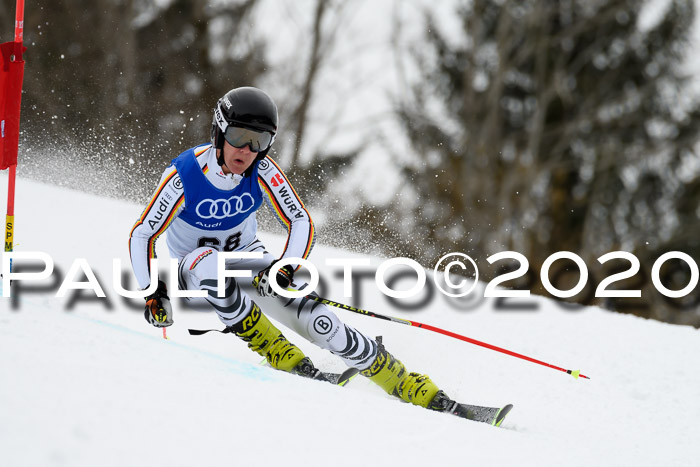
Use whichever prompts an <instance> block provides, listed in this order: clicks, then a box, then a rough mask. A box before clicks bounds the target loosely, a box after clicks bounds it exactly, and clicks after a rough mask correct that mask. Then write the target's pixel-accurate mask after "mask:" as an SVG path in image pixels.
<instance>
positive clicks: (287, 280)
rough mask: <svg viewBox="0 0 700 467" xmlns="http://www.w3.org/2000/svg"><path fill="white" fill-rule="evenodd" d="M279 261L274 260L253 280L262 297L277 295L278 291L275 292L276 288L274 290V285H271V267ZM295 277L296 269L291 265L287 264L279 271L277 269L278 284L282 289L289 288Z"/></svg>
mask: <svg viewBox="0 0 700 467" xmlns="http://www.w3.org/2000/svg"><path fill="white" fill-rule="evenodd" d="M276 262H277V261H273V262H272V263H271V264H270V265H269V266H268V267H266V268H265V269H263V270H262V271H260V272H259V273H258V276H257V277H256V278H255V280H254V281H253V285H254V286H255V289H256V290H257V291H258V294H259V295H260V296H262V297H276V296H277V293H275V291H274V290H272V286H271V285H270V269H271V268H272V266H274V264H275V263H276ZM293 279H294V269H293V268H292V267H291V266H290V265H288V264H287V265H285V266H282V267H281V268H280V270H279V271H277V284H278V285H279V286H280V288H282V289H286V288H288V287H289V286H290V285H291V284H292V280H293Z"/></svg>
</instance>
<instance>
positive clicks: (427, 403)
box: [360, 342, 439, 410]
mask: <svg viewBox="0 0 700 467" xmlns="http://www.w3.org/2000/svg"><path fill="white" fill-rule="evenodd" d="M360 374H361V375H363V376H366V377H368V378H369V379H370V380H371V381H372V382H374V383H376V384H377V385H378V386H379V387H380V388H382V389H383V390H384V391H386V392H387V393H388V394H391V395H392V396H395V397H398V398H399V399H401V400H403V401H404V402H410V403H411V404H415V405H419V406H421V407H426V408H428V409H433V408H432V407H431V402H432V401H433V399H434V398H435V395H436V394H437V393H438V391H439V389H438V387H437V385H436V384H435V383H433V382H432V380H431V379H430V378H429V377H428V376H426V375H421V374H419V373H409V372H408V371H407V370H406V367H405V366H404V364H403V363H401V362H400V361H399V360H398V359H396V357H394V356H393V355H392V354H390V353H389V352H387V350H386V349H385V348H384V346H383V345H382V344H381V342H378V343H377V357H376V358H375V359H374V361H373V362H372V364H371V365H370V367H369V368H367V369H366V370H363V371H361V372H360ZM433 410H435V409H433Z"/></svg>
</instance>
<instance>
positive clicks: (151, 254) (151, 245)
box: [148, 193, 185, 264]
mask: <svg viewBox="0 0 700 467" xmlns="http://www.w3.org/2000/svg"><path fill="white" fill-rule="evenodd" d="M184 202H185V194H184V193H183V194H182V195H180V197H179V198H178V200H177V202H176V203H175V207H174V208H173V210H172V211H170V215H169V216H168V218H167V219H165V221H164V222H163V225H162V226H161V227H160V229H158V231H157V232H156V233H154V234H153V236H152V237H151V239H150V240H149V241H148V260H149V264H150V260H151V258H155V257H156V240H158V237H160V235H161V234H162V233H163V232H165V230H166V229H167V228H168V227H169V226H170V224H171V223H172V222H173V219H175V214H176V213H177V211H178V209H180V206H182V203H184Z"/></svg>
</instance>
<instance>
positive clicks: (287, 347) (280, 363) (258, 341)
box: [229, 303, 313, 374]
mask: <svg viewBox="0 0 700 467" xmlns="http://www.w3.org/2000/svg"><path fill="white" fill-rule="evenodd" d="M229 328H230V329H231V331H232V332H233V333H234V334H235V335H237V336H238V337H240V338H241V339H242V340H244V341H245V342H247V343H248V347H249V348H250V349H251V350H252V351H253V352H257V353H258V354H260V355H262V356H263V357H265V359H266V360H267V362H268V363H269V364H270V366H271V367H272V368H275V369H277V370H282V371H287V372H289V373H296V374H302V372H304V371H306V372H309V371H310V370H308V369H302V370H296V367H297V366H298V365H299V364H301V363H302V361H303V360H304V359H306V360H308V362H309V363H311V361H310V360H309V359H308V358H307V357H306V356H305V355H304V352H302V351H301V349H299V347H297V346H296V345H294V344H292V343H291V342H289V341H288V340H287V338H286V337H284V335H283V334H282V332H280V330H279V329H277V328H276V327H275V325H274V324H272V323H271V322H270V320H269V319H268V318H267V316H265V315H264V314H263V313H262V311H260V307H258V305H257V304H255V303H253V308H252V309H251V310H250V313H249V314H248V316H246V317H245V318H243V320H242V321H240V322H238V323H236V324H234V325H232V326H229ZM302 366H304V368H306V367H307V366H308V365H302ZM311 367H313V364H311Z"/></svg>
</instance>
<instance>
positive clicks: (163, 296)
mask: <svg viewBox="0 0 700 467" xmlns="http://www.w3.org/2000/svg"><path fill="white" fill-rule="evenodd" d="M143 316H144V318H146V321H148V322H149V323H151V324H152V325H153V326H155V327H157V328H165V327H168V326H170V325H172V324H173V308H172V306H170V299H169V298H168V289H167V287H166V286H165V282H163V281H158V288H157V289H156V291H155V292H153V293H152V294H151V295H149V296H148V297H146V310H145V311H144V313H143Z"/></svg>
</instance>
